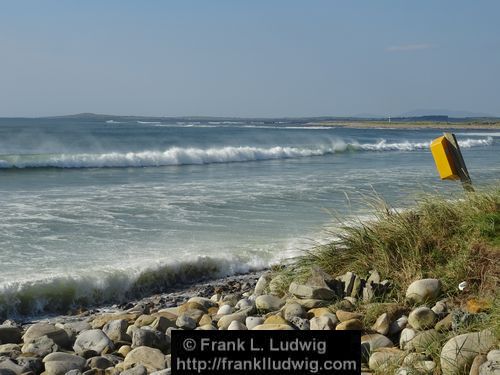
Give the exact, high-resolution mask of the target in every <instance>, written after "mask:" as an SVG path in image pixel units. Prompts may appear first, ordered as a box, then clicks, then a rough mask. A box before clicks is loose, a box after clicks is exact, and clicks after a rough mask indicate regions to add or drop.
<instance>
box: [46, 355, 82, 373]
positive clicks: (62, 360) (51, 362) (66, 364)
mask: <svg viewBox="0 0 500 375" xmlns="http://www.w3.org/2000/svg"><path fill="white" fill-rule="evenodd" d="M85 362H86V361H85V359H84V358H82V357H79V356H77V355H73V354H68V353H60V352H57V353H51V354H49V355H47V356H46V357H45V358H44V359H43V363H44V364H45V374H46V375H64V374H66V373H67V372H68V371H71V370H79V371H83V369H84V367H85Z"/></svg>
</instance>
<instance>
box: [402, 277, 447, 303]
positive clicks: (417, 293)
mask: <svg viewBox="0 0 500 375" xmlns="http://www.w3.org/2000/svg"><path fill="white" fill-rule="evenodd" d="M441 286H442V285H441V281H440V280H438V279H421V280H417V281H414V282H413V283H411V284H410V286H409V287H408V289H407V290H406V299H407V300H408V301H410V302H411V303H424V302H428V301H433V300H435V299H436V298H437V297H439V294H440V293H441Z"/></svg>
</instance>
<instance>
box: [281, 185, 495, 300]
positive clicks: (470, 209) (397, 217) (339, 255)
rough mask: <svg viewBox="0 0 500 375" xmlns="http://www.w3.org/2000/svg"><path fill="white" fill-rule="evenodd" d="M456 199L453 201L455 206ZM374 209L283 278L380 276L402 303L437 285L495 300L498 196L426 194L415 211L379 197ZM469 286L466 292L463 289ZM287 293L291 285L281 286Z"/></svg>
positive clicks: (457, 295)
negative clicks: (422, 285) (426, 285)
mask: <svg viewBox="0 0 500 375" xmlns="http://www.w3.org/2000/svg"><path fill="white" fill-rule="evenodd" d="M451 198H453V199H451ZM369 204H370V205H371V206H372V208H373V210H372V211H373V214H374V215H375V219H373V220H369V221H362V222H359V223H358V224H357V225H353V224H352V222H349V223H346V224H345V225H342V227H341V229H340V231H339V233H336V237H337V239H336V240H335V241H332V242H330V243H328V244H324V245H319V246H316V247H315V248H313V249H312V250H310V251H308V252H307V253H305V254H304V255H303V256H301V257H299V258H297V259H296V261H295V262H293V263H292V264H291V265H289V266H287V267H284V268H283V270H282V271H281V272H282V274H283V275H284V277H283V280H287V279H289V278H290V277H291V276H292V275H294V277H295V278H297V275H299V276H298V277H299V278H300V277H302V278H305V277H307V273H308V270H309V269H311V267H312V266H314V265H316V266H320V267H321V268H322V269H323V270H324V271H326V272H327V273H329V274H331V275H332V276H338V275H341V274H344V273H345V272H348V271H352V272H355V273H357V274H360V275H367V274H368V271H370V270H372V269H376V270H377V271H378V272H379V273H380V274H381V275H382V276H383V277H384V278H387V279H389V280H390V281H391V282H392V283H393V284H394V286H395V288H393V292H392V293H393V295H392V296H391V297H392V298H393V299H395V300H399V301H401V300H402V299H404V292H405V290H406V288H407V286H408V285H409V284H410V283H411V282H412V281H414V280H416V279H421V278H439V279H440V280H441V281H442V282H443V285H444V290H445V291H446V292H447V294H448V295H449V297H452V298H467V297H468V296H471V295H474V296H476V297H480V298H486V299H488V300H493V299H495V297H496V294H497V293H498V292H497V286H498V282H499V277H500V189H498V188H496V189H492V190H489V191H482V192H477V193H463V194H462V195H461V196H459V197H444V196H436V195H433V196H430V195H425V196H423V197H421V198H419V199H418V200H417V203H416V205H415V206H414V207H413V208H410V209H407V210H395V209H393V208H391V207H390V206H389V205H388V204H387V203H386V202H385V201H384V200H383V199H381V198H380V197H374V198H373V199H371V200H370V202H369ZM463 281H465V282H467V285H468V288H467V290H466V291H465V292H463V291H460V290H459V289H458V284H459V283H461V282H463ZM283 288H286V282H285V281H284V282H283Z"/></svg>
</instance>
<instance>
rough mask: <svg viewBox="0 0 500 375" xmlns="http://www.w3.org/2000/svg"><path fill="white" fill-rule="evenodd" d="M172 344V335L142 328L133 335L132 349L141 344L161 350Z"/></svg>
mask: <svg viewBox="0 0 500 375" xmlns="http://www.w3.org/2000/svg"><path fill="white" fill-rule="evenodd" d="M169 345H170V337H169V336H165V334H164V333H163V332H160V331H155V330H153V329H146V328H140V329H138V330H136V331H135V332H134V335H133V336H132V345H131V347H132V349H134V348H138V347H141V346H149V347H151V348H156V349H160V350H164V349H167V348H168V346H169Z"/></svg>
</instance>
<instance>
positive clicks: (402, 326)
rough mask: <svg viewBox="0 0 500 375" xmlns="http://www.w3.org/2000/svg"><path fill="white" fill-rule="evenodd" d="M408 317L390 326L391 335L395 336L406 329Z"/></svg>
mask: <svg viewBox="0 0 500 375" xmlns="http://www.w3.org/2000/svg"><path fill="white" fill-rule="evenodd" d="M407 324H408V317H407V316H406V315H403V316H401V317H399V318H398V319H396V320H395V321H394V322H392V323H391V324H390V325H389V335H395V334H396V333H399V332H401V331H402V330H403V329H405V328H406V325H407Z"/></svg>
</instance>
